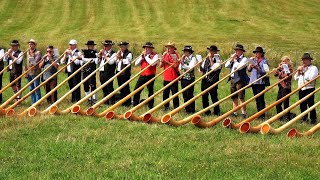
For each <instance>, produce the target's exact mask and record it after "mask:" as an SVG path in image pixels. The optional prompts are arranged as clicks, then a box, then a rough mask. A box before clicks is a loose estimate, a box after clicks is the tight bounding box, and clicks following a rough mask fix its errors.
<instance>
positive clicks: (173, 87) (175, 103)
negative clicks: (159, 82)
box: [163, 81, 179, 108]
mask: <svg viewBox="0 0 320 180" xmlns="http://www.w3.org/2000/svg"><path fill="white" fill-rule="evenodd" d="M169 83H170V81H163V86H166V85H167V84H169ZM170 91H171V93H172V94H175V93H177V92H178V82H175V83H173V84H172V85H171V86H169V87H168V88H166V89H165V90H164V91H163V101H165V100H166V99H168V98H169V95H170ZM169 106H170V104H169V103H166V104H165V105H164V107H165V108H169ZM173 106H174V108H177V107H179V96H177V97H175V98H174V99H173Z"/></svg>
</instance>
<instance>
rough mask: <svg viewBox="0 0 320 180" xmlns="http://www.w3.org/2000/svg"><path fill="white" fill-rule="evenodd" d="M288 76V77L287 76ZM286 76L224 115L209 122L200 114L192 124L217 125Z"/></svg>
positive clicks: (200, 125)
mask: <svg viewBox="0 0 320 180" xmlns="http://www.w3.org/2000/svg"><path fill="white" fill-rule="evenodd" d="M286 78H288V77H286ZM286 78H283V79H281V80H280V81H278V82H276V83H274V84H273V85H271V86H269V87H268V88H266V89H264V90H263V91H261V92H260V93H258V94H257V95H255V96H253V97H251V98H250V99H248V100H247V101H245V102H244V103H241V104H240V105H238V106H237V107H235V108H233V109H231V110H230V111H228V112H226V113H224V114H223V115H221V116H219V117H217V118H216V119H213V120H211V121H209V122H205V121H203V120H202V119H201V117H200V116H199V115H198V116H194V117H193V118H192V120H191V122H192V124H194V125H195V126H197V127H199V128H208V127H212V126H214V125H216V124H217V123H219V122H220V121H222V120H223V119H225V118H227V117H228V116H229V115H231V114H232V113H233V112H235V111H238V110H239V109H241V107H243V106H245V105H247V104H249V103H250V102H251V101H253V100H254V99H256V98H257V97H259V96H261V95H262V94H264V93H266V92H268V91H269V90H271V89H272V88H273V87H275V86H277V85H278V84H279V83H281V82H282V81H284V80H285V79H286Z"/></svg>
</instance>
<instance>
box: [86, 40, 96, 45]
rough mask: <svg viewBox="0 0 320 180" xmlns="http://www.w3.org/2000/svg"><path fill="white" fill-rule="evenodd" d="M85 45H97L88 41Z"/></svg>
mask: <svg viewBox="0 0 320 180" xmlns="http://www.w3.org/2000/svg"><path fill="white" fill-rule="evenodd" d="M85 45H97V44H96V43H94V41H92V40H89V41H88V42H87V43H86V44H85Z"/></svg>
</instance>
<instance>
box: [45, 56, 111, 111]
mask: <svg viewBox="0 0 320 180" xmlns="http://www.w3.org/2000/svg"><path fill="white" fill-rule="evenodd" d="M113 58H115V57H112V58H108V60H107V61H105V62H104V63H103V65H102V66H99V67H98V68H97V69H95V70H94V71H93V72H92V73H90V74H89V75H88V76H87V77H86V78H84V79H83V80H82V81H81V82H79V83H78V84H77V85H76V86H75V87H73V88H72V89H71V90H70V91H68V92H67V93H66V94H64V95H63V96H62V97H61V98H60V99H59V100H58V101H56V102H55V103H53V104H52V105H51V106H49V107H48V108H47V109H45V110H44V111H42V112H41V114H46V113H48V112H49V113H50V114H55V113H57V114H66V113H69V112H70V108H71V107H72V106H73V105H72V106H70V107H68V108H66V109H65V110H63V111H59V109H58V107H57V105H58V103H60V102H61V101H62V100H63V99H65V98H66V97H67V96H68V95H70V94H71V93H72V92H73V91H75V90H76V89H77V88H78V87H80V86H81V84H83V83H84V82H86V81H87V80H88V79H89V78H90V77H92V76H93V75H95V74H96V73H97V72H98V71H99V70H100V69H101V68H102V67H103V66H104V65H105V64H107V63H108V62H109V61H110V60H111V59H113ZM89 62H90V61H89ZM83 66H86V65H83ZM99 89H101V88H99ZM97 91H98V90H97ZM97 91H95V92H97ZM95 92H92V93H90V94H88V95H87V96H85V97H84V98H82V99H81V100H80V101H83V102H84V101H85V100H87V99H89V98H90V97H91V96H92V95H93V94H95ZM80 101H79V102H80ZM79 102H77V103H79ZM77 103H76V104H77Z"/></svg>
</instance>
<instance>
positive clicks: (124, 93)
mask: <svg viewBox="0 0 320 180" xmlns="http://www.w3.org/2000/svg"><path fill="white" fill-rule="evenodd" d="M117 79H118V86H119V87H120V86H121V85H122V84H124V83H125V82H127V81H128V80H129V79H130V75H120V76H118V77H117ZM129 94H130V86H129V84H127V85H126V86H124V88H122V89H121V90H120V98H121V99H123V98H124V97H126V96H127V95H129ZM122 105H123V106H130V105H131V98H130V99H128V100H127V101H125V102H124V103H122Z"/></svg>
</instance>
